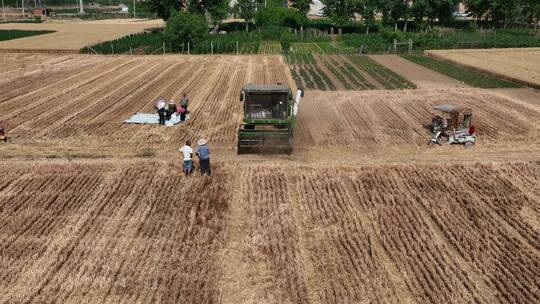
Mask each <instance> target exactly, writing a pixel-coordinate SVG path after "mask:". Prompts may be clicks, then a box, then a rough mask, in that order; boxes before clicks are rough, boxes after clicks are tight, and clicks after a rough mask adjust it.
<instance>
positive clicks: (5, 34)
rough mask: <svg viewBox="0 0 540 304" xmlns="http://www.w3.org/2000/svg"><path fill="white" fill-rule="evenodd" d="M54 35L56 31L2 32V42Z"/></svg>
mask: <svg viewBox="0 0 540 304" xmlns="http://www.w3.org/2000/svg"><path fill="white" fill-rule="evenodd" d="M49 33H54V31H22V30H0V41H4V40H11V39H17V38H23V37H29V36H37V35H43V34H49Z"/></svg>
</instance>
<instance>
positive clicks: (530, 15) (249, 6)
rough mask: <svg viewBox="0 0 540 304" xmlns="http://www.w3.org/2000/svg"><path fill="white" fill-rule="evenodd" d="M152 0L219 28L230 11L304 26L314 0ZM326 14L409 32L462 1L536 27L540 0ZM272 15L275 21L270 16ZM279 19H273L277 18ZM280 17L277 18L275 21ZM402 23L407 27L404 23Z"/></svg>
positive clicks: (413, 3) (473, 9)
mask: <svg viewBox="0 0 540 304" xmlns="http://www.w3.org/2000/svg"><path fill="white" fill-rule="evenodd" d="M230 1H231V0H150V4H151V6H152V7H153V9H154V11H155V12H156V13H157V14H158V16H160V17H162V18H163V19H165V20H167V19H169V18H170V17H171V16H172V15H174V14H175V13H177V12H187V13H190V14H198V15H200V16H204V17H205V19H206V20H207V22H209V23H210V24H211V25H212V26H213V29H214V31H217V30H218V28H219V24H220V22H221V21H222V20H223V19H225V18H226V17H227V16H228V15H229V14H234V15H237V16H239V17H240V18H242V19H244V20H245V26H246V30H249V24H250V23H251V22H252V21H255V23H259V24H265V23H275V22H277V21H275V20H276V19H280V22H284V23H285V24H293V25H297V26H299V27H302V25H304V24H306V23H307V17H306V16H307V14H308V13H309V10H310V6H311V4H312V3H313V2H312V0H292V1H291V2H292V5H291V6H292V8H287V7H286V6H287V1H286V0H285V1H282V0H237V1H236V4H235V5H234V6H232V7H231V6H230ZM321 2H322V4H323V5H324V7H323V14H324V16H326V17H327V18H328V19H329V20H330V21H331V23H332V25H334V26H335V27H336V28H337V29H338V33H339V34H341V28H342V27H343V26H345V25H348V24H350V23H351V22H352V21H353V20H361V21H362V22H364V24H365V25H366V31H367V32H369V29H370V27H371V26H372V25H373V24H375V23H376V22H377V21H378V20H379V19H380V20H381V21H382V23H383V24H384V25H386V26H392V27H394V30H396V31H397V30H398V29H399V30H402V31H405V32H406V31H408V28H407V27H408V26H409V25H410V24H411V23H412V24H414V26H415V28H416V29H428V28H429V27H430V26H432V25H433V24H434V23H435V22H447V21H450V20H452V18H453V15H454V13H455V12H456V10H457V8H458V5H459V4H460V2H462V3H463V4H464V5H465V7H466V9H467V12H468V13H469V14H470V15H471V16H472V17H474V19H475V20H476V21H482V22H489V23H490V24H491V25H492V27H505V28H506V27H508V26H516V25H520V26H531V25H532V26H534V27H535V29H536V28H537V27H538V20H539V17H540V1H539V0H463V1H460V0H321ZM269 20H270V21H269ZM272 20H273V21H272ZM274 21H275V22H274ZM399 25H401V26H402V27H401V26H399Z"/></svg>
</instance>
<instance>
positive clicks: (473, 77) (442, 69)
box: [403, 55, 522, 89]
mask: <svg viewBox="0 0 540 304" xmlns="http://www.w3.org/2000/svg"><path fill="white" fill-rule="evenodd" d="M403 58H405V59H407V60H410V61H412V62H414V63H417V64H419V65H422V66H425V67H427V68H429V69H432V70H434V71H436V72H439V73H441V74H443V75H446V76H449V77H452V78H454V79H457V80H459V81H462V82H464V83H466V84H468V85H470V86H472V87H476V88H483V89H490V88H519V87H522V86H521V85H519V84H517V83H515V82H511V81H508V80H504V79H501V78H498V77H496V76H493V75H490V74H487V73H483V72H480V71H477V70H473V69H470V68H466V67H462V66H459V65H455V64H451V63H448V62H445V61H441V60H437V59H434V58H431V57H427V56H424V55H403Z"/></svg>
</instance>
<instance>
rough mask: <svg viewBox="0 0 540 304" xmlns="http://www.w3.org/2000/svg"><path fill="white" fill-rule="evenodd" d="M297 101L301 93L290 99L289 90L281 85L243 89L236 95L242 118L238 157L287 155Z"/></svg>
mask: <svg viewBox="0 0 540 304" xmlns="http://www.w3.org/2000/svg"><path fill="white" fill-rule="evenodd" d="M301 97H304V91H303V90H301V89H298V91H297V92H296V96H295V98H294V99H293V97H292V92H291V89H290V88H289V86H287V85H283V84H276V85H258V84H248V85H246V86H244V88H242V91H241V93H240V101H242V102H243V105H244V117H243V119H242V123H241V124H240V127H239V129H238V154H245V153H286V154H290V153H291V152H292V150H293V146H292V138H293V129H294V126H295V124H296V114H298V105H299V104H300V99H301Z"/></svg>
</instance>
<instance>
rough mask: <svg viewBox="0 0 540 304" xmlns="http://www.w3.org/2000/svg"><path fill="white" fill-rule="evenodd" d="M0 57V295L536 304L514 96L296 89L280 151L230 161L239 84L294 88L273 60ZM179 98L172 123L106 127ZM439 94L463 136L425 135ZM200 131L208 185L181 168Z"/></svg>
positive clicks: (536, 109)
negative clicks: (460, 113) (0, 128)
mask: <svg viewBox="0 0 540 304" xmlns="http://www.w3.org/2000/svg"><path fill="white" fill-rule="evenodd" d="M0 60H2V62H3V63H5V65H4V66H3V68H2V70H0V88H1V90H0V121H3V124H4V125H7V127H8V135H9V137H10V142H9V143H7V144H0V155H1V156H2V158H1V160H0V172H1V173H2V174H0V269H2V271H1V272H0V290H2V292H0V303H44V302H47V303H88V302H91V303H95V302H99V303H156V302H158V303H224V304H229V303H230V304H233V303H234V304H237V303H246V304H247V303H310V304H311V303H313V304H318V303H336V304H337V303H426V304H427V303H456V304H457V303H486V304H494V303H531V304H532V303H538V302H540V285H539V284H538V282H539V281H540V263H539V261H540V241H539V240H540V165H539V164H540V139H539V138H540V137H539V135H540V134H539V133H540V128H539V127H538V124H537V122H538V121H539V120H540V105H539V104H538V103H534V102H532V101H531V100H527V99H526V98H522V97H521V95H519V94H512V95H511V94H506V93H504V92H496V91H488V90H480V89H472V88H461V89H459V90H454V89H418V90H399V91H384V90H368V91H347V92H345V91H335V92H320V91H307V92H306V93H305V98H304V99H303V101H302V103H301V104H300V113H299V116H298V121H297V126H296V129H295V138H294V147H295V150H294V152H293V153H292V154H291V155H240V156H238V155H236V149H235V146H236V136H237V135H236V130H237V126H238V123H239V122H240V119H241V115H242V112H241V107H242V106H241V102H240V101H239V91H240V88H241V87H242V86H243V85H244V84H246V83H250V82H252V83H276V82H282V83H289V84H290V85H291V86H292V85H293V80H292V77H291V75H290V74H289V73H290V71H289V68H288V66H287V65H286V64H285V63H284V61H283V59H282V57H280V56H260V55H254V56H144V57H137V56H100V57H98V56H83V55H65V56H49V55H31V54H28V55H19V54H11V55H1V58H0ZM184 92H185V93H187V95H188V96H189V97H190V98H191V104H190V108H189V109H190V111H191V115H192V116H191V119H190V120H189V121H188V122H187V123H185V124H182V125H177V126H174V127H161V126H157V125H127V124H123V123H122V121H123V120H124V119H126V118H128V117H129V116H130V115H131V114H133V113H134V112H152V111H153V109H152V105H153V103H154V102H155V100H156V99H157V98H160V97H163V98H167V99H174V100H178V99H179V98H180V96H181V95H182V93H184ZM509 95H511V96H509ZM527 96H529V95H527ZM439 103H454V104H457V105H462V106H467V107H470V108H472V109H473V113H474V116H473V124H474V125H475V126H476V129H477V130H478V134H479V136H478V143H477V144H476V145H475V146H474V147H472V148H469V149H465V148H464V147H461V146H440V147H439V146H428V145H427V142H428V139H429V138H430V134H429V132H428V130H427V129H426V128H425V127H424V125H426V124H428V123H429V122H430V118H431V115H432V114H433V111H432V109H431V106H432V105H434V104H439ZM201 137H204V138H206V139H208V141H209V145H210V149H211V157H212V177H201V176H199V174H194V176H193V177H191V178H186V177H184V175H183V174H181V163H182V161H181V157H180V155H179V153H178V152H177V149H178V148H179V146H180V145H182V144H183V142H184V141H185V140H187V139H190V140H192V141H196V140H197V139H199V138H201ZM195 162H197V161H195Z"/></svg>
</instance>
